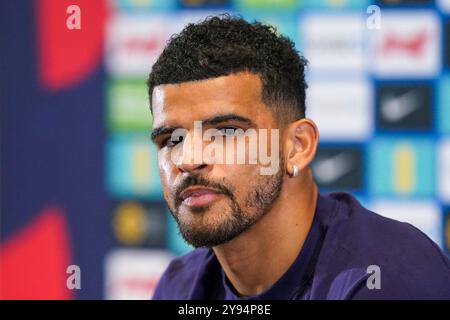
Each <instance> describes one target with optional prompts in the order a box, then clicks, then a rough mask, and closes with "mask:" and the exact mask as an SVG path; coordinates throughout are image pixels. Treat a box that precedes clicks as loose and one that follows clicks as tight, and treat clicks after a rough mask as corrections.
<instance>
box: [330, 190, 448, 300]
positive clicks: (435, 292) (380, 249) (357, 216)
mask: <svg viewBox="0 0 450 320" xmlns="http://www.w3.org/2000/svg"><path fill="white" fill-rule="evenodd" d="M329 197H331V198H332V199H333V200H334V201H336V207H335V210H336V212H335V214H334V215H333V218H332V219H330V220H329V222H328V224H327V227H328V231H327V236H326V239H325V243H324V244H326V245H325V246H324V250H325V251H327V254H326V257H325V260H326V259H330V260H333V261H335V262H336V263H335V264H334V270H333V271H334V275H335V279H337V278H342V275H346V274H347V273H348V272H349V270H351V272H350V274H354V275H355V277H354V279H353V280H354V281H347V286H348V288H347V289H348V290H346V294H347V296H352V295H354V296H355V297H356V296H357V295H356V293H357V292H359V293H360V292H362V291H364V292H366V293H367V294H369V296H379V297H381V298H427V297H433V298H439V297H446V298H450V287H448V285H446V284H448V283H450V260H449V258H448V257H447V256H446V255H445V254H444V253H443V252H442V251H441V250H440V248H439V247H438V246H437V245H436V244H435V243H434V242H433V241H432V240H431V239H430V238H428V237H427V236H426V235H425V234H424V233H423V232H421V231H420V230H418V229H417V228H416V227H414V226H412V225H410V224H408V223H403V222H399V221H396V220H392V219H388V218H385V217H383V216H381V215H379V214H376V213H374V212H371V211H369V210H367V209H365V208H364V207H362V206H361V204H360V203H359V202H358V201H357V200H356V199H355V198H354V197H352V196H351V195H348V194H345V193H335V194H330V195H329ZM376 270H379V274H380V275H381V290H378V291H376V290H370V291H368V288H367V286H366V281H367V279H369V278H370V276H371V275H373V274H374V273H375V271H376ZM346 279H348V277H346ZM383 287H384V288H383Z"/></svg>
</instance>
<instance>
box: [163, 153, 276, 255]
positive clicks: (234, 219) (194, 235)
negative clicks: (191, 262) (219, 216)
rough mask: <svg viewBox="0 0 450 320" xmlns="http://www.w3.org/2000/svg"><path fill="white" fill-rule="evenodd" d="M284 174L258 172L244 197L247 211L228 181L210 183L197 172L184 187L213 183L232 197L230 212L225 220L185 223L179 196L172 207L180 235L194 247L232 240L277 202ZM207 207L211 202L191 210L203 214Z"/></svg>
mask: <svg viewBox="0 0 450 320" xmlns="http://www.w3.org/2000/svg"><path fill="white" fill-rule="evenodd" d="M281 156H282V155H280V163H283V161H282V160H283V159H281ZM281 168H283V166H281ZM283 177H284V172H283V170H281V169H280V170H278V172H277V173H276V174H275V175H272V176H259V178H258V179H257V181H256V182H255V183H254V185H252V186H251V187H250V190H251V191H250V192H249V193H248V194H247V196H246V198H245V206H246V207H247V208H249V210H248V211H243V210H242V208H241V206H240V205H239V204H238V202H237V201H236V198H235V196H234V193H233V188H232V187H231V186H230V185H228V184H227V183H226V182H223V183H220V184H218V183H211V182H209V181H208V180H205V179H203V178H201V177H198V176H192V177H190V178H188V179H189V180H190V181H187V182H186V183H183V184H182V185H183V188H186V186H189V185H203V186H206V187H208V186H209V187H214V188H216V189H219V190H222V191H223V192H224V194H225V195H226V196H227V197H228V198H229V200H230V202H231V204H230V211H231V215H229V216H228V217H227V218H226V219H225V221H222V222H221V223H218V224H217V225H215V226H208V225H197V226H195V225H192V224H189V223H183V221H181V220H180V219H179V212H178V208H179V205H180V204H181V203H180V201H179V200H176V201H175V203H176V204H175V207H176V210H173V209H172V208H169V209H170V212H171V213H172V216H173V217H174V218H175V220H176V222H177V224H178V228H179V232H180V234H181V236H182V237H183V238H184V240H185V241H186V242H187V243H189V244H191V245H192V246H193V247H195V248H199V247H214V246H218V245H221V244H224V243H227V242H229V241H230V240H232V239H234V238H235V237H237V236H238V235H240V234H241V233H243V232H245V231H246V230H248V229H249V228H250V227H251V226H252V225H254V224H255V223H256V222H258V221H259V220H260V219H261V218H262V217H263V216H264V215H265V214H267V213H268V212H269V211H270V210H271V209H272V207H273V204H274V202H275V201H276V200H277V199H278V197H279V196H280V193H281V189H282V185H283ZM188 179H187V180H188ZM175 199H177V197H175ZM207 210H209V206H205V207H200V208H196V209H195V210H191V214H203V213H204V212H206V211H207Z"/></svg>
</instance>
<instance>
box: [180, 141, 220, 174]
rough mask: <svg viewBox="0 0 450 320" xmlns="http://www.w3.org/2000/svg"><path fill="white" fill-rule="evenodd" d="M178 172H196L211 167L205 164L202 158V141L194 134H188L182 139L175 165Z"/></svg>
mask: <svg viewBox="0 0 450 320" xmlns="http://www.w3.org/2000/svg"><path fill="white" fill-rule="evenodd" d="M176 166H177V168H178V170H179V171H180V172H188V173H193V172H198V171H201V170H202V171H205V170H210V169H211V167H212V165H211V164H208V163H206V162H205V159H204V157H203V140H202V137H201V136H199V135H196V134H189V135H187V136H186V137H185V138H184V141H183V144H182V150H181V156H180V157H179V159H178V162H177V163H176Z"/></svg>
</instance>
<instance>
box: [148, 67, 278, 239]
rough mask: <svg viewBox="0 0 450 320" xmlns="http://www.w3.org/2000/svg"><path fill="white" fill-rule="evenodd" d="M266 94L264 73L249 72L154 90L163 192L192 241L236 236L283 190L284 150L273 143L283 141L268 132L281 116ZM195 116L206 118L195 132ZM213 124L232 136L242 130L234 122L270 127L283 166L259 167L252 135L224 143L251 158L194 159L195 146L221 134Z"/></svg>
mask: <svg viewBox="0 0 450 320" xmlns="http://www.w3.org/2000/svg"><path fill="white" fill-rule="evenodd" d="M261 94H262V83H261V80H260V78H259V76H257V75H254V74H251V73H239V74H233V75H229V76H224V77H218V78H213V79H208V80H202V81H192V82H185V83H182V84H170V85H160V86H158V87H156V88H155V89H154V90H153V95H152V108H153V135H152V137H153V139H154V142H155V144H156V145H157V147H158V163H159V174H160V177H161V182H162V187H163V192H164V197H165V199H166V201H167V204H168V206H169V209H170V211H171V213H172V215H173V216H174V218H175V220H176V221H177V223H178V226H179V229H180V233H181V234H182V236H183V237H184V239H185V240H186V241H187V242H189V243H190V244H192V245H193V246H194V247H203V246H206V247H212V246H217V245H220V244H223V243H226V242H228V241H229V240H231V239H233V238H235V237H236V236H238V235H239V234H241V233H242V232H244V231H245V230H247V229H248V228H250V227H251V226H252V225H253V224H255V223H256V222H257V221H258V220H259V219H260V218H261V217H262V216H263V215H264V214H265V213H267V212H268V211H270V208H271V207H272V205H273V203H274V202H275V200H276V199H277V198H278V196H279V195H280V192H281V188H282V184H283V178H284V161H283V159H282V157H281V154H282V152H281V151H279V149H278V148H277V149H274V148H273V142H275V143H277V144H278V143H279V138H278V136H276V139H272V140H274V141H271V139H270V138H271V134H270V133H271V132H272V131H273V132H275V131H277V129H278V123H277V121H276V119H275V118H274V116H273V114H272V113H271V111H270V110H269V108H268V107H267V106H266V105H265V104H264V103H263V101H262V96H261ZM194 121H202V122H201V124H202V127H201V130H202V131H201V132H200V134H199V135H198V134H197V135H196V134H195V133H194V129H195V125H194ZM197 124H198V123H197ZM197 128H198V127H197ZM175 129H184V130H185V132H186V133H187V135H185V136H184V138H175V139H174V138H173V136H172V133H173V131H174V130H175ZM209 129H211V130H212V129H217V130H220V132H222V133H225V132H226V135H225V136H226V138H231V139H233V138H236V137H234V133H235V132H239V131H236V130H235V129H241V130H243V131H244V132H246V131H247V130H248V129H254V130H255V131H256V132H260V130H259V129H266V130H268V144H267V146H266V147H267V151H268V153H269V154H270V153H271V152H276V153H277V154H275V156H276V157H279V158H278V159H277V160H279V169H278V170H277V171H276V173H274V174H271V175H261V170H260V169H261V164H260V162H259V161H256V163H255V162H251V161H249V158H252V155H251V152H249V150H250V148H251V146H250V143H249V142H248V140H247V143H245V144H244V145H243V147H242V145H239V144H237V143H234V145H227V146H225V145H224V146H223V150H222V151H223V152H224V154H226V153H228V152H231V151H233V152H235V153H236V152H239V151H240V152H244V154H245V155H246V159H247V161H246V162H245V164H238V163H236V162H237V161H233V162H232V163H229V162H227V161H225V162H226V163H220V161H217V159H216V160H214V159H213V160H211V159H208V160H205V159H204V158H202V159H201V161H194V160H193V156H192V155H193V154H194V152H195V151H194V152H193V151H192V150H193V149H194V148H195V146H197V147H198V146H199V145H200V146H202V147H203V148H206V147H207V146H208V145H211V143H212V142H211V141H215V140H210V141H205V139H204V137H202V135H201V133H202V132H205V131H207V130H209ZM272 129H275V130H272ZM177 131H178V130H177ZM257 136H258V142H259V141H260V135H257ZM188 137H189V138H188ZM275 140H276V141H275ZM217 141H223V140H217ZM257 146H258V149H257V150H258V151H260V150H261V147H260V145H259V144H257ZM237 148H241V149H242V148H243V149H244V150H237ZM272 150H273V151H272ZM215 154H216V153H215ZM257 154H259V153H257ZM272 156H273V155H272ZM197 160H198V159H197ZM249 162H250V163H249Z"/></svg>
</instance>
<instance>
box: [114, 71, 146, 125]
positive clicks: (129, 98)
mask: <svg viewBox="0 0 450 320" xmlns="http://www.w3.org/2000/svg"><path fill="white" fill-rule="evenodd" d="M107 85H108V89H107V101H108V106H107V108H108V111H107V123H108V127H109V129H110V130H111V131H113V132H116V131H121V130H135V131H145V132H148V131H149V130H150V126H151V123H152V114H151V112H150V106H149V100H148V93H147V84H146V82H145V81H144V80H111V81H109V82H108V84H107Z"/></svg>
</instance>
